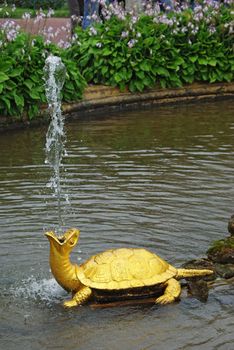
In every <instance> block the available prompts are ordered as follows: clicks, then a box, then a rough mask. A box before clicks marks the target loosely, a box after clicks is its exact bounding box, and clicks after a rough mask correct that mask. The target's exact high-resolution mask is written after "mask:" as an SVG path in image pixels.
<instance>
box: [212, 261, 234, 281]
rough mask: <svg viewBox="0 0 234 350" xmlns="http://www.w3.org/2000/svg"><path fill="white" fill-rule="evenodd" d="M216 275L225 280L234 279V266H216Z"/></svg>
mask: <svg viewBox="0 0 234 350" xmlns="http://www.w3.org/2000/svg"><path fill="white" fill-rule="evenodd" d="M215 270H216V273H217V274H218V275H219V276H220V277H222V278H225V279H229V278H232V277H234V264H215Z"/></svg>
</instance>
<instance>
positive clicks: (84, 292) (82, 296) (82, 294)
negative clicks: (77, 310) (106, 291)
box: [63, 286, 92, 307]
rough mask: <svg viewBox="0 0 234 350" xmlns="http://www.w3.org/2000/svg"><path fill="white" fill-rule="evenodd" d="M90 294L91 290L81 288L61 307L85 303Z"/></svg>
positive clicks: (84, 287)
mask: <svg viewBox="0 0 234 350" xmlns="http://www.w3.org/2000/svg"><path fill="white" fill-rule="evenodd" d="M91 294H92V290H91V288H89V287H86V286H83V287H81V288H80V290H79V291H78V292H76V293H75V294H74V295H73V298H72V299H71V300H68V301H65V302H64V303H63V305H64V306H65V307H73V306H78V305H81V304H83V303H84V302H86V301H87V300H88V299H89V298H90V296H91Z"/></svg>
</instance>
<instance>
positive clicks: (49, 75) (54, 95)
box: [44, 55, 67, 231]
mask: <svg viewBox="0 0 234 350" xmlns="http://www.w3.org/2000/svg"><path fill="white" fill-rule="evenodd" d="M65 76H66V68H65V66H64V64H63V63H62V60H61V58H60V57H57V56H53V55H50V56H49V57H48V58H47V59H46V62H45V67H44V78H45V91H46V98H47V101H48V107H49V108H48V110H49V113H50V116H51V122H50V125H49V128H48V131H47V135H46V160H45V163H46V164H49V165H50V166H51V168H52V169H53V175H52V177H51V179H50V181H49V183H48V187H50V188H51V189H52V190H53V191H54V196H55V197H56V199H57V218H58V231H61V230H62V226H63V224H64V223H63V218H62V203H61V202H62V198H63V197H64V198H65V199H66V201H67V194H65V195H63V194H62V186H61V175H60V170H61V161H62V158H63V156H64V155H65V154H66V150H65V141H66V140H65V133H64V117H63V115H62V112H61V90H62V87H63V85H64V82H65Z"/></svg>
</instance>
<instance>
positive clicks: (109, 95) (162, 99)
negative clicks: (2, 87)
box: [0, 82, 234, 131]
mask: <svg viewBox="0 0 234 350" xmlns="http://www.w3.org/2000/svg"><path fill="white" fill-rule="evenodd" d="M217 99H234V82H231V83H213V84H206V83H193V84H189V85H186V86H183V87H180V88H170V89H169V88H168V89H162V88H153V89H149V90H147V91H144V92H142V93H131V92H129V91H127V90H126V91H124V92H121V91H120V90H119V89H118V88H113V87H110V86H104V85H93V86H88V87H87V88H86V90H85V92H84V95H83V99H82V100H81V101H78V102H75V103H74V102H73V103H65V104H63V106H62V109H63V113H64V114H65V116H66V118H73V119H77V118H79V117H81V116H86V115H93V114H97V115H100V114H101V113H104V112H106V113H107V112H112V111H122V110H135V109H138V108H149V107H151V106H162V105H170V104H182V103H187V102H201V101H212V100H217ZM78 112H80V114H79V113H78ZM45 123H48V116H47V112H46V107H43V108H42V109H41V113H40V116H39V117H37V118H35V120H32V121H31V122H30V121H28V120H21V121H17V120H16V119H13V118H11V117H1V116H0V131H4V130H9V129H17V128H24V127H27V126H31V125H32V126H33V125H40V124H45Z"/></svg>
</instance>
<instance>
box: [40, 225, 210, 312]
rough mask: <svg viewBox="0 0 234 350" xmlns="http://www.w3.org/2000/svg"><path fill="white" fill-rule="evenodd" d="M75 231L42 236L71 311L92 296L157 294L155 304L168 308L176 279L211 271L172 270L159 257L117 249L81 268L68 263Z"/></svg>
mask: <svg viewBox="0 0 234 350" xmlns="http://www.w3.org/2000/svg"><path fill="white" fill-rule="evenodd" d="M79 234H80V232H79V230H77V229H74V228H72V229H69V230H67V231H66V233H65V234H64V235H63V236H62V237H57V236H56V234H55V233H54V232H52V231H50V232H46V233H45V235H46V236H47V238H48V239H49V241H50V267H51V271H52V273H53V275H54V277H55V279H56V280H57V282H58V283H59V284H60V285H61V286H62V287H63V288H64V289H65V290H67V291H68V292H72V293H73V298H72V299H71V300H69V301H65V302H64V306H66V307H72V306H76V305H80V304H83V303H84V302H86V301H87V300H89V299H90V298H91V296H94V298H95V297H97V298H98V295H99V296H100V295H104V299H105V297H107V296H108V295H109V296H115V297H116V298H119V297H121V296H122V298H129V296H131V297H133V298H137V297H139V296H141V295H143V294H144V293H147V292H148V291H149V293H152V291H154V292H155V291H156V290H157V291H159V290H160V293H161V294H162V293H163V295H161V296H159V297H157V298H156V299H155V302H156V303H159V304H168V303H172V302H173V301H175V300H176V299H178V298H179V296H180V293H181V286H180V284H179V282H178V281H177V279H181V278H185V277H194V276H205V275H210V274H212V273H213V271H211V270H196V269H195V270H194V269H193V270H192V269H176V268H175V267H173V266H171V265H170V264H168V263H167V262H166V261H165V260H163V259H161V258H160V257H159V256H157V255H155V254H153V253H151V252H149V251H147V250H145V249H141V248H119V249H112V250H107V251H105V252H102V253H99V254H97V255H94V256H92V257H91V258H90V259H88V260H87V261H86V262H84V263H83V264H82V265H80V266H78V265H76V264H72V263H71V262H70V252H71V251H72V249H73V248H74V246H75V245H76V244H77V242H78V238H79Z"/></svg>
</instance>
